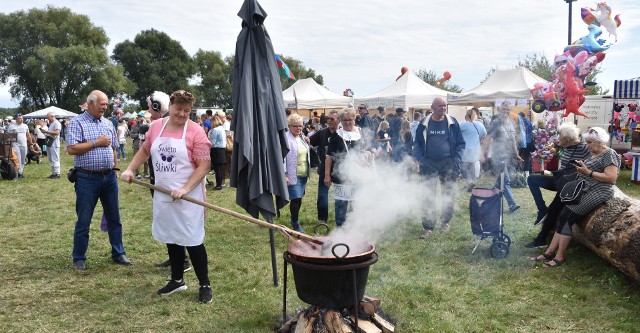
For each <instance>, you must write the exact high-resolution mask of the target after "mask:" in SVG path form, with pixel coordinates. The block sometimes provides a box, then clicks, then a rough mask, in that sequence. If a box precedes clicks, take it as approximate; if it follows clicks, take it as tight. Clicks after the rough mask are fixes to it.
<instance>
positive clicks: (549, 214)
mask: <svg viewBox="0 0 640 333" xmlns="http://www.w3.org/2000/svg"><path fill="white" fill-rule="evenodd" d="M558 134H559V138H558V145H559V146H560V147H562V149H563V152H562V157H561V158H560V165H559V168H558V171H556V172H555V175H554V176H553V177H550V176H545V175H530V176H529V177H527V184H528V185H529V190H530V191H531V195H532V196H533V200H534V202H535V203H536V207H537V208H538V216H537V217H536V220H535V222H534V224H538V223H540V222H542V229H540V232H539V233H538V235H537V236H536V237H535V238H534V239H533V241H531V242H530V243H527V244H525V247H528V248H534V247H546V246H547V236H548V235H549V233H550V232H551V231H552V230H553V228H554V227H555V225H556V221H557V219H558V215H559V214H560V211H562V208H563V207H564V204H563V203H562V201H560V196H559V195H558V194H556V195H555V196H554V198H553V201H552V202H551V204H550V205H549V207H548V208H547V205H546V203H545V201H544V198H543V197H542V192H541V191H540V188H543V189H545V190H549V191H560V190H561V189H562V188H561V186H562V185H563V183H564V181H562V179H559V178H562V177H565V175H564V173H565V172H568V173H570V174H573V173H574V171H573V170H570V169H566V167H567V166H568V165H569V163H570V162H571V161H573V160H586V159H587V158H589V157H590V156H591V153H590V152H589V150H588V149H587V144H586V143H584V142H583V141H581V140H580V129H579V128H578V126H576V125H575V124H573V123H571V122H565V123H564V124H562V125H560V127H559V128H558ZM571 169H572V168H571Z"/></svg>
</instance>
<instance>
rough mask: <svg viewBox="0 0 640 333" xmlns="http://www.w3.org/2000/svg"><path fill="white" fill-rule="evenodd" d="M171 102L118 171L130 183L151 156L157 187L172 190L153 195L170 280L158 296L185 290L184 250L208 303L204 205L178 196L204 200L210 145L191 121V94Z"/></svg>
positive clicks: (202, 298)
mask: <svg viewBox="0 0 640 333" xmlns="http://www.w3.org/2000/svg"><path fill="white" fill-rule="evenodd" d="M169 101H170V104H169V117H168V118H162V119H158V120H156V121H154V122H153V123H152V124H151V126H150V127H149V131H147V133H146V140H145V142H144V145H143V146H142V147H141V149H140V150H139V151H138V153H137V154H136V156H135V157H134V158H133V161H131V163H130V164H129V166H128V167H127V170H126V171H125V172H123V173H122V180H124V181H126V182H131V180H132V179H133V175H134V174H133V173H134V170H136V169H137V168H139V167H140V166H141V165H142V164H143V163H144V161H146V160H148V159H149V156H151V157H152V160H153V165H152V166H151V167H152V168H153V170H154V172H155V178H156V185H158V186H161V187H164V188H167V189H169V190H171V195H168V194H164V193H161V192H158V191H155V193H154V194H153V224H152V226H151V234H152V235H153V238H154V239H156V240H158V241H160V242H163V243H166V244H167V248H168V252H169V260H170V261H171V280H170V281H169V282H168V283H167V285H166V286H165V287H163V288H161V289H160V290H158V294H160V295H163V296H165V295H169V294H172V293H174V292H176V291H181V290H185V289H187V286H186V284H185V283H184V280H183V279H182V277H183V274H184V267H183V262H184V256H185V254H184V249H185V248H186V249H187V251H189V255H190V257H191V262H192V264H193V269H194V271H195V273H196V276H197V277H198V280H199V282H200V294H199V301H200V302H201V303H209V302H211V299H212V293H211V287H210V282H209V273H208V267H207V251H206V249H205V247H204V243H203V242H204V207H202V206H199V205H196V204H194V203H191V202H188V201H185V200H179V199H180V198H182V197H183V196H185V195H188V196H189V197H192V198H195V199H197V200H200V201H204V200H205V198H206V197H205V186H204V177H205V175H206V174H207V173H208V172H209V169H210V166H211V158H210V155H209V149H210V147H211V143H210V142H209V139H208V138H207V136H206V134H205V133H204V131H203V130H202V127H200V126H199V125H198V124H196V123H194V122H193V121H191V120H189V114H190V113H191V109H192V108H193V103H194V101H195V99H194V97H193V95H192V94H191V93H190V92H188V91H184V90H178V91H176V92H174V93H173V94H171V97H170V99H169Z"/></svg>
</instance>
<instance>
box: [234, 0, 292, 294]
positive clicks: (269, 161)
mask: <svg viewBox="0 0 640 333" xmlns="http://www.w3.org/2000/svg"><path fill="white" fill-rule="evenodd" d="M238 16H240V18H242V31H241V32H240V35H238V40H237V42H236V56H235V67H234V70H233V120H232V121H231V130H232V131H233V132H234V134H235V135H234V146H233V154H232V159H231V177H230V184H231V186H232V187H235V188H237V191H236V203H237V204H238V205H240V206H241V207H242V208H244V209H245V210H246V211H247V213H249V214H251V215H252V216H253V217H255V218H258V215H259V214H260V215H262V217H263V218H264V219H265V220H266V221H267V222H269V223H273V218H274V217H275V215H276V211H277V209H280V208H282V207H284V206H285V205H286V204H287V203H288V201H289V193H288V191H287V184H286V181H285V176H284V164H283V159H284V156H285V155H286V154H287V153H288V152H289V149H288V148H287V143H286V139H285V129H286V127H287V120H286V115H285V112H284V101H283V99H282V86H281V84H280V77H279V74H278V69H277V67H276V62H275V53H274V51H273V46H272V45H271V38H270V37H269V34H268V33H267V30H266V29H265V27H264V25H263V22H264V20H265V18H266V17H267V13H266V12H265V11H264V10H263V9H262V7H261V6H260V4H258V2H257V1H256V0H245V1H244V4H243V5H242V8H241V9H240V12H239V13H238ZM274 196H275V203H274ZM269 238H270V242H271V261H272V269H273V283H274V285H276V286H277V285H278V275H277V268H276V260H275V245H274V237H273V231H272V230H271V229H270V230H269Z"/></svg>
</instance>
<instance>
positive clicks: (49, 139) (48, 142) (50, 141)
mask: <svg viewBox="0 0 640 333" xmlns="http://www.w3.org/2000/svg"><path fill="white" fill-rule="evenodd" d="M55 140H56V138H55V137H53V136H47V137H46V138H45V139H44V144H45V145H46V146H47V147H51V146H52V145H53V141H55ZM41 142H42V141H41Z"/></svg>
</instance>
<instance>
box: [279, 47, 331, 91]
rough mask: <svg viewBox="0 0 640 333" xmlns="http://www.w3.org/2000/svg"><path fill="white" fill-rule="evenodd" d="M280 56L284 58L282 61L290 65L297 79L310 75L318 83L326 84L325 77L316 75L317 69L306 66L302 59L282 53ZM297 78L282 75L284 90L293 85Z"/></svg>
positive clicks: (281, 81)
mask: <svg viewBox="0 0 640 333" xmlns="http://www.w3.org/2000/svg"><path fill="white" fill-rule="evenodd" d="M279 56H280V59H282V61H284V63H285V64H287V67H289V70H290V71H291V73H293V75H294V76H295V77H296V80H300V79H306V78H309V77H310V78H313V80H314V81H316V83H318V84H319V85H321V86H322V85H324V78H323V77H322V75H316V71H314V70H313V69H311V68H306V67H304V65H303V62H302V61H300V60H298V59H295V58H291V57H285V56H283V55H281V54H279ZM296 80H292V79H289V78H286V77H282V75H280V83H282V90H286V89H287V88H289V87H291V85H293V84H294V83H295V82H296Z"/></svg>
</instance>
